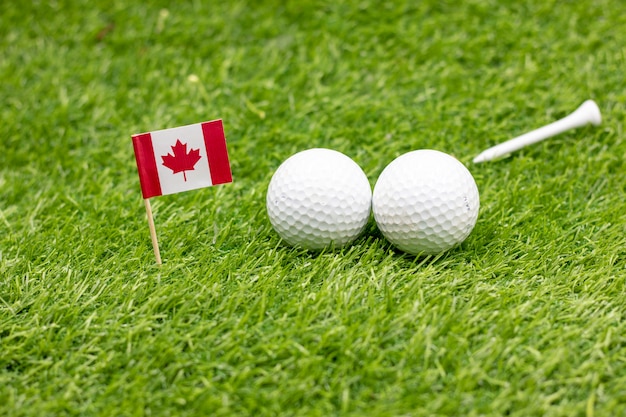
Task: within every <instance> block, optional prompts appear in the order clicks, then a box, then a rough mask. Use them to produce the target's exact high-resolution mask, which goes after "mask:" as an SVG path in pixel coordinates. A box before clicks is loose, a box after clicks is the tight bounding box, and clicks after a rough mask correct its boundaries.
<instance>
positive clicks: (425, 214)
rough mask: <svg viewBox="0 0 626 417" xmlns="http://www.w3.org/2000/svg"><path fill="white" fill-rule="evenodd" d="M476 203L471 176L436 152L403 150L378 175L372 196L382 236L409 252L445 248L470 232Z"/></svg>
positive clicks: (452, 159) (448, 157)
mask: <svg viewBox="0 0 626 417" xmlns="http://www.w3.org/2000/svg"><path fill="white" fill-rule="evenodd" d="M479 206H480V201H479V195H478V188H477V187H476V182H475V181H474V178H473V177H472V174H471V173H470V172H469V171H468V170H467V168H465V166H464V165H463V164H462V163H461V162H459V161H458V160H457V159H455V158H453V157H452V156H450V155H448V154H445V153H443V152H439V151H434V150H427V149H424V150H418V151H413V152H409V153H406V154H404V155H401V156H399V157H398V158H396V159H395V160H394V161H392V162H391V163H390V164H389V165H388V166H387V167H386V168H385V169H384V170H383V172H382V173H381V175H380V177H379V178H378V181H377V182H376V185H375V186H374V193H373V197H372V211H373V212H374V219H375V220H376V224H377V225H378V228H379V229H380V231H381V232H382V234H383V235H384V236H385V237H386V238H387V240H389V241H390V242H391V243H392V244H394V245H395V246H396V247H397V248H398V249H401V250H403V251H405V252H407V253H410V254H412V255H418V254H423V255H432V254H437V253H441V252H444V251H446V250H448V249H450V248H452V247H454V246H456V245H458V244H460V243H461V242H463V241H464V240H465V239H466V238H467V236H469V234H470V233H471V231H472V229H473V228H474V225H475V224H476V220H477V219H478V209H479Z"/></svg>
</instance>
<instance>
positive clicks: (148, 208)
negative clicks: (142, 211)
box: [143, 198, 161, 266]
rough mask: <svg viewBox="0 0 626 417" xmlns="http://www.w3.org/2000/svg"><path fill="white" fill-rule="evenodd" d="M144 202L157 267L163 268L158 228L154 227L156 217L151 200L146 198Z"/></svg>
mask: <svg viewBox="0 0 626 417" xmlns="http://www.w3.org/2000/svg"><path fill="white" fill-rule="evenodd" d="M143 202H144V204H145V206H146V214H147V215H148V226H149V227H150V239H152V248H153V249H154V257H155V258H156V263H157V265H159V266H161V252H160V251H159V241H158V240H157V234H156V228H155V227H154V217H153V216H152V206H151V205H150V199H149V198H144V200H143Z"/></svg>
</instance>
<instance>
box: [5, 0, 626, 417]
mask: <svg viewBox="0 0 626 417" xmlns="http://www.w3.org/2000/svg"><path fill="white" fill-rule="evenodd" d="M625 27H626V17H625V15H624V13H623V5H622V4H621V2H619V1H617V0H615V1H611V0H598V1H578V2H557V1H546V0H541V1H528V2H524V4H517V2H506V1H503V2H495V1H468V2H463V3H462V4H457V3H455V2H440V1H425V2H419V3H418V2H415V3H413V2H406V3H403V2H390V3H385V4H382V5H379V4H378V3H377V2H374V1H361V2H351V3H345V4H344V3H341V2H311V1H306V0H302V1H288V2H269V1H261V2H250V3H249V4H246V3H245V2H241V1H232V2H216V1H215V2H214V1H211V2H181V3H179V4H171V2H151V4H150V5H148V4H140V3H138V2H122V1H117V2H93V1H89V2H88V1H82V2H81V1H57V2H35V1H33V2H23V3H17V2H2V4H1V5H0V45H1V47H2V51H3V52H2V54H1V56H0V75H1V79H2V82H1V83H0V97H1V98H2V106H1V107H0V137H2V139H3V151H2V152H0V349H1V352H2V354H1V355H0V414H3V415H15V416H22V415H23V416H26V415H37V416H39V415H59V414H69V415H79V414H87V415H90V414H100V415H112V414H115V415H177V416H182V415H200V414H212V415H232V414H254V415H274V414H285V415H333V414H345V415H364V414H369V415H402V414H404V415H511V416H529V415H562V416H572V415H588V416H591V415H619V414H623V413H626V406H625V404H626V346H625V344H626V337H625V336H624V334H625V333H626V324H625V323H624V311H625V310H626V299H625V297H624V290H625V288H624V277H625V276H626V260H625V258H626V246H625V245H626V226H625V223H626V215H625V213H626V210H625V201H626V180H625V175H624V155H625V154H626V143H625V142H624V133H623V121H624V117H625V115H626V108H625V104H624V103H625V99H626V95H625V93H624V75H623V74H624V72H623V68H624V66H625V64H626V48H625V47H624V43H623V41H624V39H625V37H626V29H625ZM587 98H593V99H595V100H596V101H597V102H598V104H599V106H600V108H601V110H602V112H603V117H604V120H603V124H602V126H600V127H597V128H596V127H586V128H581V129H578V130H575V131H572V132H569V133H566V134H563V135H561V136H558V137H556V138H553V139H551V140H549V141H547V142H545V143H542V144H539V145H536V146H533V147H531V148H528V149H526V150H523V151H521V152H519V153H516V154H515V155H514V156H513V157H512V158H509V159H506V160H503V161H499V162H495V163H489V164H484V165H472V164H471V163H470V161H471V159H472V157H473V156H474V155H475V154H477V153H478V152H480V151H481V150H483V149H484V148H486V147H488V146H491V145H493V144H495V143H498V142H500V141H502V140H505V139H507V138H509V137H512V136H515V135H518V134H521V133H523V132H526V131H528V130H530V129H533V128H535V127H539V126H541V125H543V124H546V123H549V122H551V121H553V120H555V119H557V118H560V117H563V116H565V115H566V114H568V113H569V112H571V111H572V110H573V109H574V108H575V107H576V106H577V105H578V104H580V103H581V102H582V101H583V100H584V99H587ZM218 117H219V118H223V119H224V123H225V129H226V134H227V139H228V146H229V152H230V156H231V162H232V168H233V175H234V180H235V182H234V183H233V184H230V185H226V186H219V187H214V188H209V189H203V190H198V191H193V192H188V193H182V194H177V195H173V196H165V197H161V198H158V199H154V200H153V208H154V212H155V216H156V224H157V231H158V233H159V238H160V242H161V250H162V255H163V257H164V261H165V263H164V265H163V267H162V268H160V269H159V268H157V267H156V266H155V265H154V259H153V255H152V249H151V246H150V241H149V236H148V230H147V224H146V221H145V213H144V211H143V205H142V202H141V194H140V191H139V183H138V177H137V173H136V167H135V164H134V157H133V154H132V146H131V142H130V135H131V134H133V133H138V132H143V131H149V130H156V129H163V128H167V127H173V126H177V125H182V124H189V123H195V122H199V121H203V120H209V119H214V118H218ZM310 147H330V148H334V149H337V150H339V151H342V152H344V153H346V154H347V155H349V156H351V157H352V158H354V159H355V160H356V161H357V162H358V163H359V164H360V165H361V166H362V167H363V169H364V170H365V172H366V173H367V174H368V176H369V178H370V180H371V182H372V185H373V184H374V182H375V179H376V177H377V175H378V174H379V173H380V172H381V171H382V169H383V168H384V167H385V165H386V164H387V163H389V162H390V161H391V160H392V159H393V158H394V157H396V156H398V155H400V154H402V153H404V152H406V151H409V150H412V149H419V148H433V149H438V150H441V151H444V152H448V153H451V154H453V155H455V156H456V157H457V158H459V159H460V160H461V161H463V162H464V163H466V164H467V165H468V167H469V168H470V169H471V171H472V173H473V174H474V176H475V178H476V181H477V183H478V186H479V190H480V192H481V211H480V216H479V221H478V223H477V225H476V228H475V229H474V232H473V233H472V235H471V236H470V237H469V238H468V240H467V241H466V242H465V243H464V244H463V245H462V246H461V247H459V248H457V249H455V250H452V251H450V252H449V253H446V254H444V255H442V256H438V257H429V258H424V259H415V258H413V257H410V256H406V255H402V254H401V253H398V252H396V251H394V250H393V248H392V247H391V246H390V245H389V244H388V243H387V242H386V241H385V240H384V239H383V238H382V237H381V235H380V233H379V232H378V231H377V230H376V227H375V225H374V224H373V222H371V223H370V225H369V227H368V229H367V231H366V233H365V234H364V235H363V236H362V237H361V238H359V239H358V240H357V241H356V242H355V244H354V245H352V246H350V247H347V248H345V249H343V250H341V251H339V252H334V253H332V252H330V253H321V254H309V253H306V252H303V251H300V250H297V249H290V248H288V247H285V246H284V245H282V244H281V242H280V240H279V238H278V237H277V236H276V234H275V233H274V232H273V230H272V229H271V226H270V224H269V221H268V219H267V217H266V214H265V206H264V198H265V190H266V187H267V184H268V182H269V179H270V178H271V175H272V173H273V171H274V170H275V169H276V168H277V167H278V165H279V164H280V162H282V161H283V160H284V159H286V158H287V157H288V156H290V155H291V154H293V153H294V152H297V151H299V150H303V149H306V148H310Z"/></svg>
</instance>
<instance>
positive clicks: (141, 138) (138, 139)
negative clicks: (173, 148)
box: [133, 133, 162, 198]
mask: <svg viewBox="0 0 626 417" xmlns="http://www.w3.org/2000/svg"><path fill="white" fill-rule="evenodd" d="M133 148H134V149H135V159H136V160H137V171H139V183H140V184H141V193H142V194H143V198H150V197H156V196H159V195H161V194H162V192H161V183H160V181H159V172H158V171H157V164H156V159H155V158H154V149H153V148H152V136H151V135H150V133H142V134H139V135H133Z"/></svg>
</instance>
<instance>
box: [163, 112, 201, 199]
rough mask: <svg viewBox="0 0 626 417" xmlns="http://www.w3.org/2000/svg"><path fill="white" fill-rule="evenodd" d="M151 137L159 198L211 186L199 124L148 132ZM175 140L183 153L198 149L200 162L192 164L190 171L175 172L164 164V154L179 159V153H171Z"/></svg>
mask: <svg viewBox="0 0 626 417" xmlns="http://www.w3.org/2000/svg"><path fill="white" fill-rule="evenodd" d="M151 136H152V148H153V150H154V156H155V159H156V165H157V171H158V173H159V182H160V183H161V191H162V193H163V195H165V194H173V193H178V192H181V191H188V190H193V189H196V188H201V187H209V186H211V185H213V182H212V180H211V172H210V171H209V164H208V158H207V153H206V147H205V143H204V136H203V134H202V125H201V124H200V123H198V124H193V125H188V126H181V127H175V128H171V129H165V130H157V131H154V132H151ZM177 141H180V142H181V143H182V144H183V145H186V153H187V154H189V153H191V152H192V151H193V150H196V149H198V150H199V156H200V159H199V160H198V161H197V162H196V163H195V164H194V165H193V167H192V169H187V170H185V171H184V172H176V173H175V172H174V170H173V169H172V168H169V167H167V166H166V165H164V163H163V158H162V157H163V156H167V155H168V154H169V155H172V156H174V157H178V158H180V157H181V155H180V153H178V154H177V153H175V152H174V149H173V147H175V146H176V143H177Z"/></svg>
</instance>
